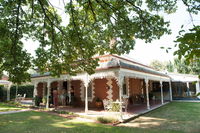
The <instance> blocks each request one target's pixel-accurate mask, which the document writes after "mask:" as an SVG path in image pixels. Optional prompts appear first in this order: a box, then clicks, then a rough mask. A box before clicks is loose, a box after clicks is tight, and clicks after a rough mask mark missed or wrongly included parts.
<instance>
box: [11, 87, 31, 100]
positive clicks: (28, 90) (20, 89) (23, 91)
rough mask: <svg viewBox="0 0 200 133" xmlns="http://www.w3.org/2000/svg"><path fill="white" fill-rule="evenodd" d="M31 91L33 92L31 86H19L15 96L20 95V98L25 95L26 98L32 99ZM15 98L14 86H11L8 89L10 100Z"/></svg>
mask: <svg viewBox="0 0 200 133" xmlns="http://www.w3.org/2000/svg"><path fill="white" fill-rule="evenodd" d="M33 90H34V86H33V85H21V86H18V91H17V94H20V95H22V96H23V95H24V94H26V98H33ZM15 96H16V86H12V87H11V88H10V98H11V99H14V98H15Z"/></svg>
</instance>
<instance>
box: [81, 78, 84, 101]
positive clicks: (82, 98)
mask: <svg viewBox="0 0 200 133" xmlns="http://www.w3.org/2000/svg"><path fill="white" fill-rule="evenodd" d="M80 86H81V88H80V90H81V92H80V93H81V101H84V100H85V94H84V92H85V91H84V89H85V87H84V83H83V82H81V84H80Z"/></svg>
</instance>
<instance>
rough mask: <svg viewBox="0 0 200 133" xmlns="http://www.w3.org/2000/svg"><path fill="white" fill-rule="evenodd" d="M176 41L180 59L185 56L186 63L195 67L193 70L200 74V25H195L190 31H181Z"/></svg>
mask: <svg viewBox="0 0 200 133" xmlns="http://www.w3.org/2000/svg"><path fill="white" fill-rule="evenodd" d="M176 43H177V46H178V48H179V49H178V50H177V51H175V54H177V55H178V56H179V59H181V58H182V57H184V58H185V59H186V60H185V62H186V64H188V65H189V66H190V67H193V68H192V71H194V72H195V73H196V74H199V75H200V70H198V69H200V65H199V64H200V26H194V28H193V29H191V30H190V32H189V33H184V34H182V33H180V36H178V37H177V40H176ZM194 69H195V70H194Z"/></svg>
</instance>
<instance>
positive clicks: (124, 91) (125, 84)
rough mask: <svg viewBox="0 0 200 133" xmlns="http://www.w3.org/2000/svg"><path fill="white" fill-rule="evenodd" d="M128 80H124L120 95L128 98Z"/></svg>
mask: <svg viewBox="0 0 200 133" xmlns="http://www.w3.org/2000/svg"><path fill="white" fill-rule="evenodd" d="M127 82H128V78H124V83H123V86H122V87H123V88H122V95H125V96H128V86H127Z"/></svg>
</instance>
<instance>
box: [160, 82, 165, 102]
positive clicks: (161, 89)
mask: <svg viewBox="0 0 200 133" xmlns="http://www.w3.org/2000/svg"><path fill="white" fill-rule="evenodd" d="M160 95H161V104H163V103H164V101H163V82H162V81H160Z"/></svg>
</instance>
